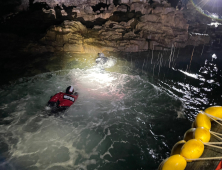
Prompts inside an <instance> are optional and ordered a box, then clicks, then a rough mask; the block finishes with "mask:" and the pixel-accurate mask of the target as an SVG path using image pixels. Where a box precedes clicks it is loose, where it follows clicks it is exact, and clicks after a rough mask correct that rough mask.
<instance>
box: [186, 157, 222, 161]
mask: <svg viewBox="0 0 222 170" xmlns="http://www.w3.org/2000/svg"><path fill="white" fill-rule="evenodd" d="M185 159H186V160H187V161H203V160H213V159H222V157H209V158H197V159H187V158H185Z"/></svg>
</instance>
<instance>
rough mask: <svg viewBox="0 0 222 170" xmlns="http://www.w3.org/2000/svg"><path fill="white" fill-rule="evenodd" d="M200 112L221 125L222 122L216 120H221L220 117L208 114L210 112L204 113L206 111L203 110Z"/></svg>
mask: <svg viewBox="0 0 222 170" xmlns="http://www.w3.org/2000/svg"><path fill="white" fill-rule="evenodd" d="M200 112H201V113H204V114H205V115H207V116H208V117H209V118H211V119H212V120H213V121H215V122H217V123H218V124H220V125H221V126H222V124H221V123H220V122H218V121H217V120H220V121H222V119H221V118H219V117H216V116H212V115H210V114H208V113H206V112H204V111H200ZM216 119H217V120H216Z"/></svg>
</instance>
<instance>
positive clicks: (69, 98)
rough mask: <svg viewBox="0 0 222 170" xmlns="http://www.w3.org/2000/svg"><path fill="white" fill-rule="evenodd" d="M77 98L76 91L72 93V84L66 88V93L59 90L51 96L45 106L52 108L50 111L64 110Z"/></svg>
mask: <svg viewBox="0 0 222 170" xmlns="http://www.w3.org/2000/svg"><path fill="white" fill-rule="evenodd" d="M77 98H78V93H77V92H75V93H74V88H73V86H69V87H67V88H66V93H63V92H60V93H57V94H55V95H54V96H52V97H51V99H50V100H49V101H48V104H47V106H49V107H51V108H52V110H51V111H52V113H57V112H61V111H65V110H66V109H67V108H69V107H70V106H71V105H72V104H73V103H74V102H75V101H76V100H77Z"/></svg>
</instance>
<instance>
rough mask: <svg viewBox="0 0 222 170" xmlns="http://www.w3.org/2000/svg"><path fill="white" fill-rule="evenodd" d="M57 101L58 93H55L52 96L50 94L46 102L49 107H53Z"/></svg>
mask: <svg viewBox="0 0 222 170" xmlns="http://www.w3.org/2000/svg"><path fill="white" fill-rule="evenodd" d="M58 101H59V93H57V94H55V95H54V96H52V97H51V98H50V100H49V101H48V103H47V106H49V107H55V106H57V104H58Z"/></svg>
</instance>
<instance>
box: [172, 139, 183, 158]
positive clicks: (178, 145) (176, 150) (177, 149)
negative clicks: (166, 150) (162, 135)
mask: <svg viewBox="0 0 222 170" xmlns="http://www.w3.org/2000/svg"><path fill="white" fill-rule="evenodd" d="M185 143H186V141H185V140H181V141H179V142H177V143H176V144H175V145H174V146H173V148H172V150H171V154H170V156H172V155H176V154H180V151H181V148H182V147H183V145H184V144H185Z"/></svg>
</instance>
